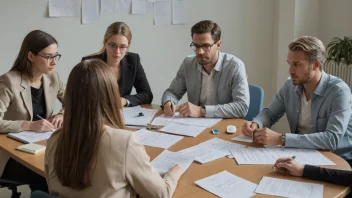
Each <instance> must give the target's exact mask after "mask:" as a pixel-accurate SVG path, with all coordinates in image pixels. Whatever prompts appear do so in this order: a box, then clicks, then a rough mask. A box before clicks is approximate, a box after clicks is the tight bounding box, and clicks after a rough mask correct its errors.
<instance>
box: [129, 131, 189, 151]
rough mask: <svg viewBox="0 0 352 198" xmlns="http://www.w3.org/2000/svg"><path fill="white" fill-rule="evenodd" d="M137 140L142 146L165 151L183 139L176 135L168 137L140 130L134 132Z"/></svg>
mask: <svg viewBox="0 0 352 198" xmlns="http://www.w3.org/2000/svg"><path fill="white" fill-rule="evenodd" d="M135 134H136V136H137V139H138V140H139V142H141V143H142V144H143V145H147V146H154V147H159V148H163V149H167V148H169V147H170V146H172V145H173V144H175V143H176V142H178V141H180V140H181V139H182V138H183V137H182V136H177V135H169V134H164V133H157V132H151V131H148V130H146V129H141V130H138V131H136V132H135Z"/></svg>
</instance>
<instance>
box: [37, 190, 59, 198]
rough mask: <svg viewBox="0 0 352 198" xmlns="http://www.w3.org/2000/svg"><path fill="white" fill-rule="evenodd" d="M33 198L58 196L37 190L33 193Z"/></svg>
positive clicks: (54, 197)
mask: <svg viewBox="0 0 352 198" xmlns="http://www.w3.org/2000/svg"><path fill="white" fill-rule="evenodd" d="M31 198H57V196H54V195H50V194H48V193H46V192H43V191H40V190H36V191H33V192H32V193H31Z"/></svg>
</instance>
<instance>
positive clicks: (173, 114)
mask: <svg viewBox="0 0 352 198" xmlns="http://www.w3.org/2000/svg"><path fill="white" fill-rule="evenodd" d="M172 107H173V105H172V101H171V96H170V108H171V111H172V117H174V116H175V113H174V110H173V108H172Z"/></svg>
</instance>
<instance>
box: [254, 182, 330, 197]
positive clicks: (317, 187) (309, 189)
mask: <svg viewBox="0 0 352 198" xmlns="http://www.w3.org/2000/svg"><path fill="white" fill-rule="evenodd" d="M255 192H256V193H260V194H265V195H274V196H279V197H293V198H294V197H297V198H301V197H309V198H321V197H323V192H324V185H321V184H312V183H307V182H296V181H291V180H284V179H276V178H271V177H263V179H262V180H261V181H260V183H259V185H258V187H257V189H256V190H255Z"/></svg>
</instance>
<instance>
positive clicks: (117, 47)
mask: <svg viewBox="0 0 352 198" xmlns="http://www.w3.org/2000/svg"><path fill="white" fill-rule="evenodd" d="M131 40H132V33H131V30H130V28H129V27H128V26H127V24H125V23H124V22H115V23H113V24H111V25H110V26H109V27H108V28H107V30H106V32H105V36H104V41H103V48H102V49H101V50H100V51H99V52H98V53H96V54H93V55H91V56H87V57H83V58H82V61H83V60H88V59H100V60H103V61H104V62H106V63H107V64H108V65H109V66H110V67H111V68H112V70H113V72H115V74H116V76H117V79H118V83H119V87H120V94H121V105H122V106H129V107H132V106H136V105H140V104H150V103H151V102H152V100H153V93H152V91H151V89H150V86H149V83H148V80H147V77H146V75H145V73H144V69H143V67H142V65H141V62H140V58H139V55H138V54H135V53H132V52H128V47H129V45H130V43H131ZM133 86H134V87H135V89H136V92H137V94H135V95H130V94H131V91H132V88H133Z"/></svg>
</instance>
